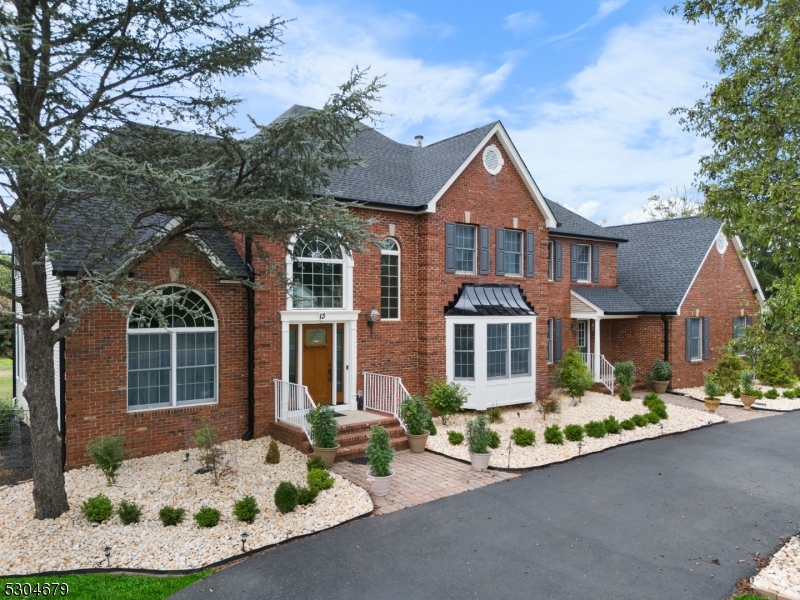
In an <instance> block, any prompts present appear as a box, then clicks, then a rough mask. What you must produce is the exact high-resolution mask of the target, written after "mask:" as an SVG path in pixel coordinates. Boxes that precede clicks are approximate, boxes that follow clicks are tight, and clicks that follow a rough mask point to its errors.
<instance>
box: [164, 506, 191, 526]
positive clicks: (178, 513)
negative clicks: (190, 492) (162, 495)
mask: <svg viewBox="0 0 800 600" xmlns="http://www.w3.org/2000/svg"><path fill="white" fill-rule="evenodd" d="M185 516H186V510H185V509H183V508H175V507H173V506H165V507H163V508H162V509H161V510H160V511H158V518H159V519H161V523H162V524H163V525H164V527H174V526H176V525H179V524H181V523H183V519H184V517H185Z"/></svg>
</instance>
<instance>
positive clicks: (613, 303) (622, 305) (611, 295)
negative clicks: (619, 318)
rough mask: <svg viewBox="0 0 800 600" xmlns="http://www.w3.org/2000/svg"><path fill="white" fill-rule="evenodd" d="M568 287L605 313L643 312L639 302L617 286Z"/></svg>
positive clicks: (627, 313)
mask: <svg viewBox="0 0 800 600" xmlns="http://www.w3.org/2000/svg"><path fill="white" fill-rule="evenodd" d="M570 289H572V290H575V292H576V293H577V294H579V295H580V296H581V297H583V298H585V299H586V300H588V301H589V302H591V303H592V304H594V305H595V306H597V307H598V308H600V309H601V310H602V311H603V312H604V313H605V314H607V315H630V314H636V313H641V312H643V309H642V307H641V306H640V305H639V303H638V302H636V300H634V299H633V298H631V297H630V296H629V295H628V294H627V293H625V290H623V289H622V288H619V287H615V288H601V287H591V286H572V287H571V288H570Z"/></svg>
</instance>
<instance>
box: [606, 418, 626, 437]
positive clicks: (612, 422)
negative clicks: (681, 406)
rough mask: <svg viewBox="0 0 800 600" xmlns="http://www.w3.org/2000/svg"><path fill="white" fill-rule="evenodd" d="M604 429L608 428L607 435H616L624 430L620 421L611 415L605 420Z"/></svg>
mask: <svg viewBox="0 0 800 600" xmlns="http://www.w3.org/2000/svg"><path fill="white" fill-rule="evenodd" d="M603 427H605V428H606V433H608V434H616V433H619V432H620V431H621V430H622V425H620V423H619V421H617V418H616V417H615V416H614V415H610V416H609V417H608V418H606V419H603Z"/></svg>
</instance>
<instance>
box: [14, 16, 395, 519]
mask: <svg viewBox="0 0 800 600" xmlns="http://www.w3.org/2000/svg"><path fill="white" fill-rule="evenodd" d="M245 6H246V4H245V0H91V1H90V0H9V1H7V2H4V3H3V4H2V5H1V6H0V51H1V52H2V55H1V56H0V72H2V81H0V86H2V89H0V231H2V232H3V233H5V234H6V235H7V236H8V238H9V240H10V242H11V246H12V249H13V253H14V257H15V262H14V264H11V262H10V261H9V260H7V259H5V258H4V259H2V260H0V262H1V263H2V264H3V265H4V266H6V267H8V268H11V269H13V270H14V271H15V276H16V277H17V278H18V281H19V283H20V284H21V289H22V293H21V294H17V295H16V296H15V298H14V300H15V301H16V303H17V304H18V306H20V307H21V309H22V315H21V316H16V317H15V316H12V315H10V314H9V313H8V312H5V314H4V318H6V319H13V320H14V321H15V322H16V323H18V324H20V325H21V326H22V329H23V330H24V335H25V341H26V344H25V360H26V365H27V386H26V388H25V391H24V394H25V398H26V400H27V401H28V404H29V407H30V411H31V414H30V418H31V434H32V446H33V473H34V481H33V497H34V503H35V507H36V517H37V518H52V517H57V516H59V515H60V514H62V513H63V512H65V511H66V510H67V509H68V504H67V497H66V493H65V490H64V477H63V473H62V469H61V437H60V433H59V430H58V424H57V410H56V402H55V395H54V377H55V373H54V365H53V358H52V357H53V352H52V348H53V346H54V344H56V343H58V342H59V340H60V339H62V338H63V337H64V336H68V335H69V334H70V332H72V331H74V329H75V327H76V326H77V325H78V323H79V321H80V319H81V316H82V315H84V314H86V311H88V310H90V309H91V307H92V306H95V305H97V303H101V302H102V303H105V304H107V305H112V306H118V307H120V308H121V309H122V308H123V307H129V306H131V304H132V303H134V302H137V301H139V300H142V299H146V298H147V295H148V293H149V292H148V290H147V289H146V288H145V287H143V286H142V285H141V284H137V283H136V282H135V281H131V279H130V278H129V277H128V274H129V273H130V272H131V269H132V268H133V267H134V266H135V265H136V264H137V263H138V262H139V261H140V260H142V258H143V257H145V256H147V255H148V254H149V253H150V252H152V251H153V250H155V249H157V248H159V247H160V246H162V245H164V244H168V243H171V242H173V241H176V243H177V240H179V239H180V238H186V237H187V236H189V237H194V238H197V237H199V238H200V239H202V238H203V236H212V235H221V234H228V233H230V232H238V233H241V234H244V235H246V236H252V237H253V239H255V240H256V241H258V240H260V239H271V240H278V241H281V242H285V241H286V240H287V239H288V237H289V236H290V235H292V234H294V233H306V234H309V235H323V236H329V237H330V236H337V237H338V240H339V241H340V243H341V244H342V245H344V246H345V247H346V248H357V247H359V245H360V244H361V243H362V242H363V240H364V239H365V236H366V234H365V232H364V228H363V223H361V222H360V221H359V220H358V219H357V218H355V217H354V216H352V215H351V214H350V213H349V212H348V211H347V209H346V208H344V207H342V206H340V205H338V204H337V203H336V202H334V201H333V199H332V198H330V197H328V196H325V195H320V194H319V190H321V189H324V186H325V184H326V181H327V179H326V174H327V173H330V172H331V171H333V170H336V169H346V168H348V167H349V166H351V165H352V164H354V160H355V159H354V158H351V157H349V156H348V155H347V153H346V145H347V143H348V140H349V139H350V138H351V137H352V136H353V135H354V134H355V133H356V132H357V130H358V127H359V125H358V122H359V121H360V120H364V119H370V118H371V117H372V116H373V115H374V114H375V113H374V112H373V109H372V108H371V103H372V102H373V101H374V100H375V95H376V93H377V90H378V89H379V88H380V84H379V83H378V82H376V81H375V80H373V81H367V80H366V79H365V76H364V73H363V72H358V71H357V72H355V73H354V74H353V77H352V78H351V80H350V81H348V82H347V83H346V84H344V85H343V87H342V88H341V90H340V92H339V93H337V94H335V95H334V96H333V97H332V98H331V99H330V101H329V102H328V103H327V104H326V106H325V107H324V108H323V109H322V110H319V111H315V112H312V113H309V114H306V115H303V116H296V117H292V118H287V119H285V120H283V121H281V122H279V123H276V124H273V125H271V126H268V127H261V126H258V133H257V134H256V135H255V136H253V137H251V138H249V139H241V135H240V133H239V132H237V131H236V130H234V129H232V128H231V127H228V126H226V118H227V117H229V116H230V115H231V114H232V113H233V111H234V109H235V106H236V100H235V99H234V98H231V97H230V96H229V95H228V94H227V93H226V91H225V89H224V80H225V79H226V78H230V77H234V76H238V75H242V74H245V73H247V72H248V71H250V70H252V69H253V67H255V66H256V65H257V64H259V63H261V62H263V61H269V60H272V59H274V57H275V56H276V52H277V50H278V48H279V44H280V36H281V34H282V31H283V29H284V22H283V21H281V20H280V19H277V18H273V19H271V20H269V21H267V22H266V24H265V25H263V26H256V27H250V28H248V27H246V26H244V25H243V24H242V23H241V21H240V18H239V17H238V16H237V10H239V9H241V8H243V7H245ZM136 121H139V122H145V123H147V124H148V126H141V125H134V124H133V122H136ZM169 127H172V128H178V129H181V130H184V131H191V132H192V134H191V135H190V134H177V133H176V132H175V131H174V130H171V129H168V128H169ZM65 258H69V259H70V261H71V262H72V263H73V264H74V263H77V264H79V265H80V268H79V270H78V272H77V273H74V276H75V277H74V280H72V283H70V282H69V281H65V282H64V288H63V293H62V297H61V298H60V299H53V298H51V299H49V300H48V296H47V288H46V282H47V276H48V274H49V272H48V270H49V265H50V262H51V261H53V262H58V261H59V260H61V259H65ZM2 293H5V294H8V292H7V291H4V292H2ZM12 295H13V294H12ZM54 301H55V304H53V302H54Z"/></svg>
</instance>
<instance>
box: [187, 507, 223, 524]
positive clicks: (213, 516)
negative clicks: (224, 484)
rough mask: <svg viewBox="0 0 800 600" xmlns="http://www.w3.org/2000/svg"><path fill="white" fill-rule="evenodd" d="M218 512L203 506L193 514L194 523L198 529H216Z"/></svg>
mask: <svg viewBox="0 0 800 600" xmlns="http://www.w3.org/2000/svg"><path fill="white" fill-rule="evenodd" d="M219 516H220V515H219V511H218V510H217V509H216V508H211V507H210V506H203V507H201V508H200V510H198V511H197V512H196V513H194V517H193V518H194V522H195V523H197V526H198V527H216V526H217V523H219Z"/></svg>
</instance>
